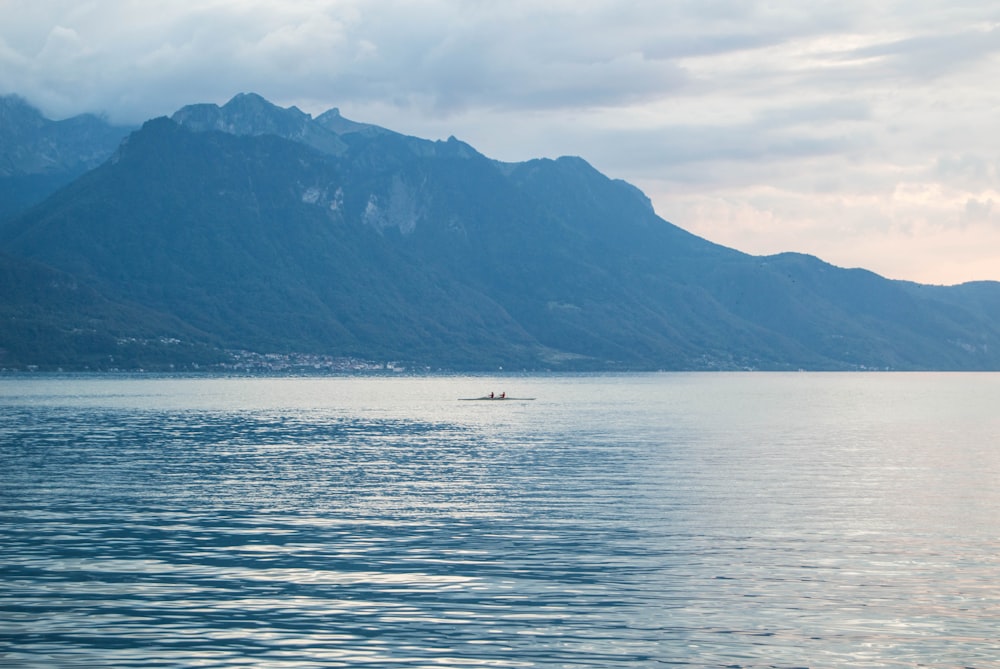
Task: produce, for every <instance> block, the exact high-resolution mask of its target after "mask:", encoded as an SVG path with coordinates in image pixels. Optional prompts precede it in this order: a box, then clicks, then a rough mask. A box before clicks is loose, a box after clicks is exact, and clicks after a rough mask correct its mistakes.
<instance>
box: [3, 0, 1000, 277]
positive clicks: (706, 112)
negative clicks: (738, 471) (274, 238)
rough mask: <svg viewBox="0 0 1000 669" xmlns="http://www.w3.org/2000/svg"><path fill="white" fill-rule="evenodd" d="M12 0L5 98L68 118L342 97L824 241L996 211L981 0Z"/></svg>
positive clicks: (380, 117) (377, 113)
mask: <svg viewBox="0 0 1000 669" xmlns="http://www.w3.org/2000/svg"><path fill="white" fill-rule="evenodd" d="M2 7H3V14H4V17H3V18H4V20H3V21H2V22H0V93H7V92H13V93H19V94H21V95H23V96H25V97H26V98H27V99H28V100H29V101H31V102H32V103H34V104H36V105H38V106H40V107H41V108H42V109H43V111H45V112H46V113H47V114H49V115H50V116H52V117H56V118H59V117H64V116H68V115H71V114H74V113H80V112H85V111H89V112H104V113H106V114H107V115H108V116H109V117H110V118H111V119H112V120H115V121H120V122H121V121H125V122H141V121H143V120H145V119H147V118H150V117H152V116H157V115H162V114H169V113H172V112H173V111H175V110H176V109H177V108H178V107H180V106H182V105H184V104H189V103H192V102H224V101H225V100H227V99H228V98H229V97H231V96H232V95H234V94H235V93H238V92H244V91H254V92H258V93H260V94H262V95H264V96H265V97H267V98H269V99H271V100H272V101H274V102H276V103H278V104H282V105H292V104H294V105H297V106H299V107H300V108H301V109H304V110H306V111H310V112H313V113H318V112H320V111H323V110H325V109H327V108H329V107H333V106H338V107H340V108H341V109H342V110H343V111H344V113H345V114H346V115H348V116H353V117H355V118H357V119H358V120H362V121H369V122H375V123H380V124H382V125H386V126H389V127H392V128H394V129H397V130H400V131H402V132H407V133H411V134H418V135H423V136H428V137H444V136H447V135H450V134H455V135H457V136H459V137H461V138H462V139H465V140H467V141H469V142H470V143H472V144H473V145H474V146H476V147H477V148H480V149H481V150H483V151H484V152H485V153H487V154H488V155H493V156H496V157H498V158H502V159H507V160H523V159H528V158H531V157H535V156H539V155H550V156H552V155H559V154H574V155H581V156H583V157H585V158H587V159H588V160H590V161H591V162H593V163H594V164H595V165H596V166H597V167H598V168H599V169H602V170H604V171H607V172H608V173H609V174H610V175H611V176H615V177H620V178H625V179H628V180H633V181H637V182H642V183H646V184H652V186H653V187H654V188H655V190H656V192H655V193H651V195H653V197H654V202H655V204H656V206H657V209H658V210H659V211H660V212H661V213H662V214H663V215H664V216H666V217H667V218H670V219H671V220H674V221H675V222H677V223H678V224H680V225H682V226H683V225H686V226H689V227H692V228H699V229H707V228H711V226H710V223H711V221H706V220H700V219H698V220H694V218H693V217H696V216H702V215H706V216H707V215H709V214H705V213H704V212H709V211H710V212H712V213H711V214H710V215H712V216H722V217H725V218H727V220H729V221H731V225H732V226H738V225H743V224H744V223H741V221H745V225H747V226H751V225H753V226H754V227H753V229H754V230H755V231H759V230H761V229H763V226H764V223H761V222H760V221H765V220H774V221H780V222H781V223H780V224H782V225H784V226H785V227H786V228H787V227H788V225H789V223H788V222H789V221H791V220H793V217H795V218H794V220H804V219H803V217H804V218H808V220H809V221H811V223H810V225H812V226H813V227H812V228H811V237H810V236H809V234H807V233H808V231H806V232H804V233H803V235H804V236H803V239H804V240H805V241H808V240H810V239H812V240H815V241H816V243H817V244H819V245H820V246H818V247H816V248H811V247H810V248H803V249H796V250H807V251H810V252H814V253H816V254H817V255H821V256H822V255H823V248H822V245H821V244H822V243H825V242H823V240H828V239H830V238H832V237H833V236H834V235H833V234H832V233H831V232H830V231H831V230H834V229H839V228H835V227H834V226H838V225H843V223H842V222H843V221H844V220H846V219H848V218H851V217H854V218H853V220H854V221H855V224H852V225H853V227H852V229H856V230H858V231H859V232H858V234H861V232H860V231H861V230H863V228H864V225H862V223H861V222H863V221H880V223H879V234H884V233H885V231H886V230H889V229H891V228H892V226H893V225H898V226H899V227H900V229H902V228H903V227H907V229H909V230H913V229H916V228H915V227H914V224H912V221H911V223H910V224H908V225H907V226H904V225H903V218H904V217H907V216H909V217H914V216H919V217H920V218H921V220H923V219H924V218H926V217H933V216H937V217H939V218H940V220H945V219H948V220H958V219H959V218H961V219H963V220H966V221H972V223H969V225H968V226H967V229H970V230H971V229H973V228H974V225H973V223H975V222H977V221H980V222H981V221H986V220H994V219H995V218H996V215H995V214H994V213H993V209H992V207H987V206H986V205H984V204H977V203H988V202H990V201H1000V195H998V194H996V193H995V192H994V189H995V188H996V186H995V185H994V184H995V179H993V180H991V179H992V177H995V175H996V173H997V167H996V162H997V161H996V158H995V157H996V156H997V155H1000V137H995V136H994V135H995V133H993V132H992V131H991V127H992V125H993V123H994V121H993V117H994V114H995V109H996V107H997V103H998V102H1000V100H997V97H1000V96H998V95H997V94H994V93H993V92H992V90H991V86H990V85H989V82H991V81H992V80H993V78H994V75H996V74H997V70H998V69H1000V66H998V58H997V56H998V51H1000V30H998V26H1000V10H998V9H996V8H995V7H994V6H993V3H989V2H986V1H985V0H984V1H983V2H964V3H955V2H952V1H950V0H919V1H918V2H913V1H912V0H907V1H906V2H904V1H903V0H889V1H888V2H881V3H871V2H868V0H864V1H862V0H841V1H839V2H833V1H829V2H828V1H817V2H809V3H798V2H785V3H774V2H765V1H764V0H675V1H672V2H662V1H659V0H642V1H639V2H631V3H620V2H614V1H612V0H575V1H573V2H570V1H569V0H554V1H553V2H548V3H536V2H533V1H530V2H529V1H528V0H512V1H511V2H505V3H490V2H484V1H472V2H458V1H454V0H422V1H417V2H413V1H404V0H385V1H383V2H378V3H372V2H364V1H363V0H312V1H309V2H306V1H304V0H303V1H296V0H289V1H284V2H277V1H268V0H216V1H214V2H212V3H204V2H192V1H183V0H175V1H174V2H166V1H156V0H148V1H144V2H140V1H139V0H117V1H116V0H97V1H95V2H87V3H80V2H78V1H77V0H47V2H44V3H40V2H28V1H25V0H4V2H3V5H2ZM761 189H766V190H767V192H769V193H771V195H769V196H768V198H766V206H765V205H764V204H763V203H764V202H765V199H762V198H761V197H759V191H760V190H761ZM817 192H819V193H822V194H823V196H824V197H829V198H834V199H835V202H836V203H837V214H836V220H834V217H833V215H832V214H831V215H829V216H826V215H825V214H824V213H823V212H822V211H816V212H811V213H809V214H808V215H805V214H804V212H805V209H804V204H803V203H808V202H809V201H810V198H812V197H814V195H815V194H816V193H817ZM723 193H724V194H725V196H724V197H723V196H722V195H720V194H723ZM680 197H684V198H689V200H685V201H681V200H679V199H675V198H680ZM713 198H715V199H714V200H713ZM782 198H784V199H782ZM710 201H711V203H712V204H711V206H708V205H707V204H706V203H709V202H710ZM696 202H697V203H701V204H697V206H696V205H695V204H694V203H696ZM967 203H972V204H967ZM727 207H728V209H727ZM827 208H829V207H827ZM876 210H877V211H876ZM673 211H681V212H683V213H684V214H685V215H688V216H691V217H692V220H687V221H686V220H680V218H679V217H678V216H676V215H674V214H673V213H672V212H673ZM727 212H728V213H727ZM746 212H755V213H754V215H759V217H760V218H759V220H758V221H757V222H751V221H749V219H746V218H745V215H746ZM920 212H923V213H920ZM928 220H930V219H928ZM776 224H779V223H776ZM803 225H805V224H803ZM825 225H829V226H831V227H828V228H824V227H823V226H825ZM918 227H919V226H918ZM733 230H734V231H735V232H734V234H735V233H738V232H739V231H738V230H736V228H733ZM722 234H728V233H726V232H725V230H722ZM737 238H739V239H743V237H739V235H738V234H737ZM718 241H722V242H725V241H726V240H725V239H720V240H718ZM887 262H891V258H890V259H888V260H887ZM928 262H931V261H930V260H929V261H928ZM980 266H981V265H980ZM876 269H878V268H876ZM883 271H886V273H890V274H891V271H890V270H883ZM911 278H919V277H911ZM957 278H968V277H957ZM979 278H983V277H979ZM994 278H1000V276H997V277H994Z"/></svg>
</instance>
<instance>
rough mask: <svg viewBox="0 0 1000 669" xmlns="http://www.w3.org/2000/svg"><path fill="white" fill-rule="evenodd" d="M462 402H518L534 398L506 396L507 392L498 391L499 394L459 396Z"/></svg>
mask: <svg viewBox="0 0 1000 669" xmlns="http://www.w3.org/2000/svg"><path fill="white" fill-rule="evenodd" d="M458 399H459V400H460V401H462V402H494V401H505V400H506V401H518V402H530V401H531V400H533V399H535V398H534V397H508V396H507V393H500V394H499V395H494V394H493V393H490V394H489V395H484V396H483V397H459V398H458Z"/></svg>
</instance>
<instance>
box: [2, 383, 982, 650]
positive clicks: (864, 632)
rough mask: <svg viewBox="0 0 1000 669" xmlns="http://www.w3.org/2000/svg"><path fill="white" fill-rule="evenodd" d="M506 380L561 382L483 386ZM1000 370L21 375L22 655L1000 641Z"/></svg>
mask: <svg viewBox="0 0 1000 669" xmlns="http://www.w3.org/2000/svg"><path fill="white" fill-rule="evenodd" d="M490 390H493V391H497V392H499V391H501V390H506V391H507V392H508V394H510V395H515V396H518V397H536V398H537V399H536V400H534V401H507V402H464V401H458V398H461V397H475V396H478V395H482V394H484V393H485V392H488V391H490ZM998 406H1000V375H995V374H756V373H747V374H650V375H630V376H554V377H506V378H502V379H495V378H488V377H447V378H446V377H434V378H335V379H231V378H193V379H184V378H121V377H118V378H115V377H70V378H66V377H63V378H57V377H44V376H21V377H6V378H0V458H2V459H0V466H2V469H0V665H3V666H5V667H99V666H107V667H156V666H163V667H237V666H253V667H275V668H277V667H325V666H329V667H337V666H372V667H442V666H463V667H616V666H620V667H626V666H627V667H663V666H672V665H679V666H694V667H918V666H921V667H996V666H1000V642H998V641H997V639H998V636H1000V634H998V629H1000V627H998V625H1000V622H998V621H1000V411H998V410H997V407H998Z"/></svg>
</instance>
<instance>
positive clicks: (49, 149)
mask: <svg viewBox="0 0 1000 669" xmlns="http://www.w3.org/2000/svg"><path fill="white" fill-rule="evenodd" d="M134 129H135V128H132V127H122V126H113V125H111V124H109V123H108V122H107V121H105V120H103V119H101V118H99V117H97V116H93V115H91V114H82V115H80V116H74V117H72V118H68V119H65V120H63V121H50V120H49V119H46V118H45V117H43V116H42V114H41V112H39V111H38V110H37V109H35V108H34V107H32V106H31V105H29V104H28V103H27V102H25V101H24V99H22V98H20V97H18V96H16V95H4V96H0V220H2V219H4V218H8V217H10V216H12V215H14V214H16V213H18V212H20V211H22V210H24V209H26V208H27V207H29V206H31V205H33V204H35V203H37V202H40V201H41V200H43V199H45V197H47V196H48V195H50V194H51V193H52V192H54V191H55V190H56V189H57V188H59V187H60V186H63V185H65V184H67V183H69V182H70V181H72V180H73V179H75V178H76V177H78V176H80V175H81V174H83V173H84V172H86V171H87V170H90V169H92V168H94V167H97V166H98V165H100V164H101V163H103V162H104V161H105V160H106V159H107V158H108V156H110V155H111V154H112V153H113V152H114V150H115V149H116V148H117V146H118V144H119V143H120V142H121V140H122V138H123V137H125V136H126V135H128V133H129V132H131V131H132V130H134Z"/></svg>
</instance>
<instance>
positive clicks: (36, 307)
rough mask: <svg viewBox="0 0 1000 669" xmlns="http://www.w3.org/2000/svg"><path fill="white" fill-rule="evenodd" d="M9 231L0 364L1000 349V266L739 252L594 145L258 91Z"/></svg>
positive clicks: (679, 358) (904, 358)
mask: <svg viewBox="0 0 1000 669" xmlns="http://www.w3.org/2000/svg"><path fill="white" fill-rule="evenodd" d="M5 132H6V130H5ZM14 134H16V133H14ZM0 250H2V251H3V252H4V253H5V254H7V257H0V267H2V268H3V269H4V271H5V272H6V275H7V276H9V277H12V278H11V279H10V281H9V282H8V283H7V284H6V289H5V292H6V294H3V295H2V298H3V302H2V303H0V306H2V308H3V310H4V312H6V313H4V314H2V315H3V316H5V318H4V320H3V324H2V325H0V348H2V350H0V367H19V366H24V365H38V366H40V367H53V366H62V367H64V368H74V367H76V368H82V367H89V368H106V367H139V366H143V367H166V366H169V365H171V364H173V365H174V366H175V367H184V366H185V365H191V364H195V363H197V364H199V365H210V364H213V363H219V362H223V361H226V360H231V359H232V356H233V352H234V351H253V352H256V353H259V354H266V353H280V354H314V355H323V356H331V357H347V356H350V357H356V358H364V359H369V360H382V361H385V360H399V361H404V362H405V363H407V364H414V365H418V366H421V367H431V368H450V369H496V368H497V367H500V366H503V367H504V368H506V369H512V368H514V369H520V368H528V369H744V368H754V369H796V368H811V369H864V368H877V369H884V368H892V369H1000V284H996V283H979V284H966V285H963V286H956V287H951V288H942V287H930V286H919V285H916V284H911V283H905V282H898V281H889V280H886V279H884V278H882V277H879V276H877V275H875V274H872V273H871V272H867V271H864V270H846V269H841V268H837V267H833V266H831V265H829V264H826V263H824V262H822V261H820V260H819V259H816V258H813V257H810V256H804V255H799V254H794V253H787V254H781V255H777V256H769V257H755V256H750V255H747V254H744V253H741V252H739V251H736V250H733V249H729V248H724V247H721V246H718V245H716V244H712V243H711V242H709V241H706V240H704V239H702V238H699V237H696V236H694V235H691V234H689V233H687V232H685V231H684V230H682V229H681V228H678V227H676V226H674V225H672V224H670V223H668V222H666V221H664V220H663V219H661V218H660V217H658V216H657V215H656V213H655V212H654V211H653V209H652V207H651V205H650V203H649V201H648V199H647V198H646V197H645V196H644V195H643V194H642V193H641V192H640V191H639V190H638V189H636V188H634V187H633V186H631V185H629V184H627V183H625V182H622V181H617V180H613V179H609V178H607V177H605V176H604V175H602V174H600V173H599V172H597V171H596V170H594V169H593V168H592V167H591V166H590V165H589V164H588V163H586V162H585V161H584V160H582V159H580V158H572V157H564V158H560V159H558V160H547V159H545V160H532V161H528V162H524V163H500V162H497V161H494V160H491V159H489V158H487V157H486V156H483V155H482V154H480V153H478V152H477V151H476V150H475V149H474V148H472V147H471V146H469V145H467V144H465V143H463V142H460V141H458V140H457V139H455V138H450V139H448V140H447V141H429V140H424V139H419V138H415V137H409V136H405V135H401V134H399V133H395V132H392V131H390V130H388V129H384V128H379V127H377V126H373V125H368V124H364V123H357V122H354V121H350V120H348V119H345V118H343V117H342V116H341V115H340V114H339V112H338V111H337V110H330V111H329V112H327V113H325V114H322V115H320V116H318V117H316V118H313V117H311V116H310V115H308V114H305V113H303V112H301V111H299V110H298V109H295V108H289V109H282V108H279V107H276V106H274V105H272V104H270V103H269V102H267V101H266V100H264V99H263V98H261V97H259V96H256V95H252V94H245V95H239V96H237V97H235V98H233V100H231V101H230V102H229V103H227V104H226V105H224V106H222V107H218V106H216V105H193V106H190V107H185V108H183V109H181V110H179V111H178V112H177V113H175V114H174V115H173V117H172V118H170V119H167V118H158V119H153V120H151V121H149V122H147V123H146V124H144V125H143V127H142V128H141V129H139V130H137V131H135V132H134V133H132V134H131V135H129V136H128V138H127V139H126V140H125V141H124V142H123V143H122V144H121V146H120V147H119V148H118V149H117V151H116V152H115V153H114V155H113V156H111V158H110V159H108V160H107V161H105V162H104V163H103V164H101V165H100V166H98V167H96V168H95V169H93V170H91V171H90V172H87V173H86V174H83V175H82V176H80V177H79V178H77V179H76V180H75V181H73V182H72V183H70V184H69V185H67V186H66V187H64V188H62V189H61V190H59V191H58V192H55V193H54V194H52V195H51V196H50V197H48V198H47V199H46V200H45V201H44V202H41V203H40V204H38V205H37V206H35V207H33V208H32V209H30V210H28V211H25V212H23V213H21V214H20V215H19V216H17V217H15V218H13V219H11V220H10V221H9V222H8V223H6V224H5V225H4V226H3V227H2V228H0ZM73 296H79V297H73ZM39 342H41V343H39ZM46 342H48V343H46Z"/></svg>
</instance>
